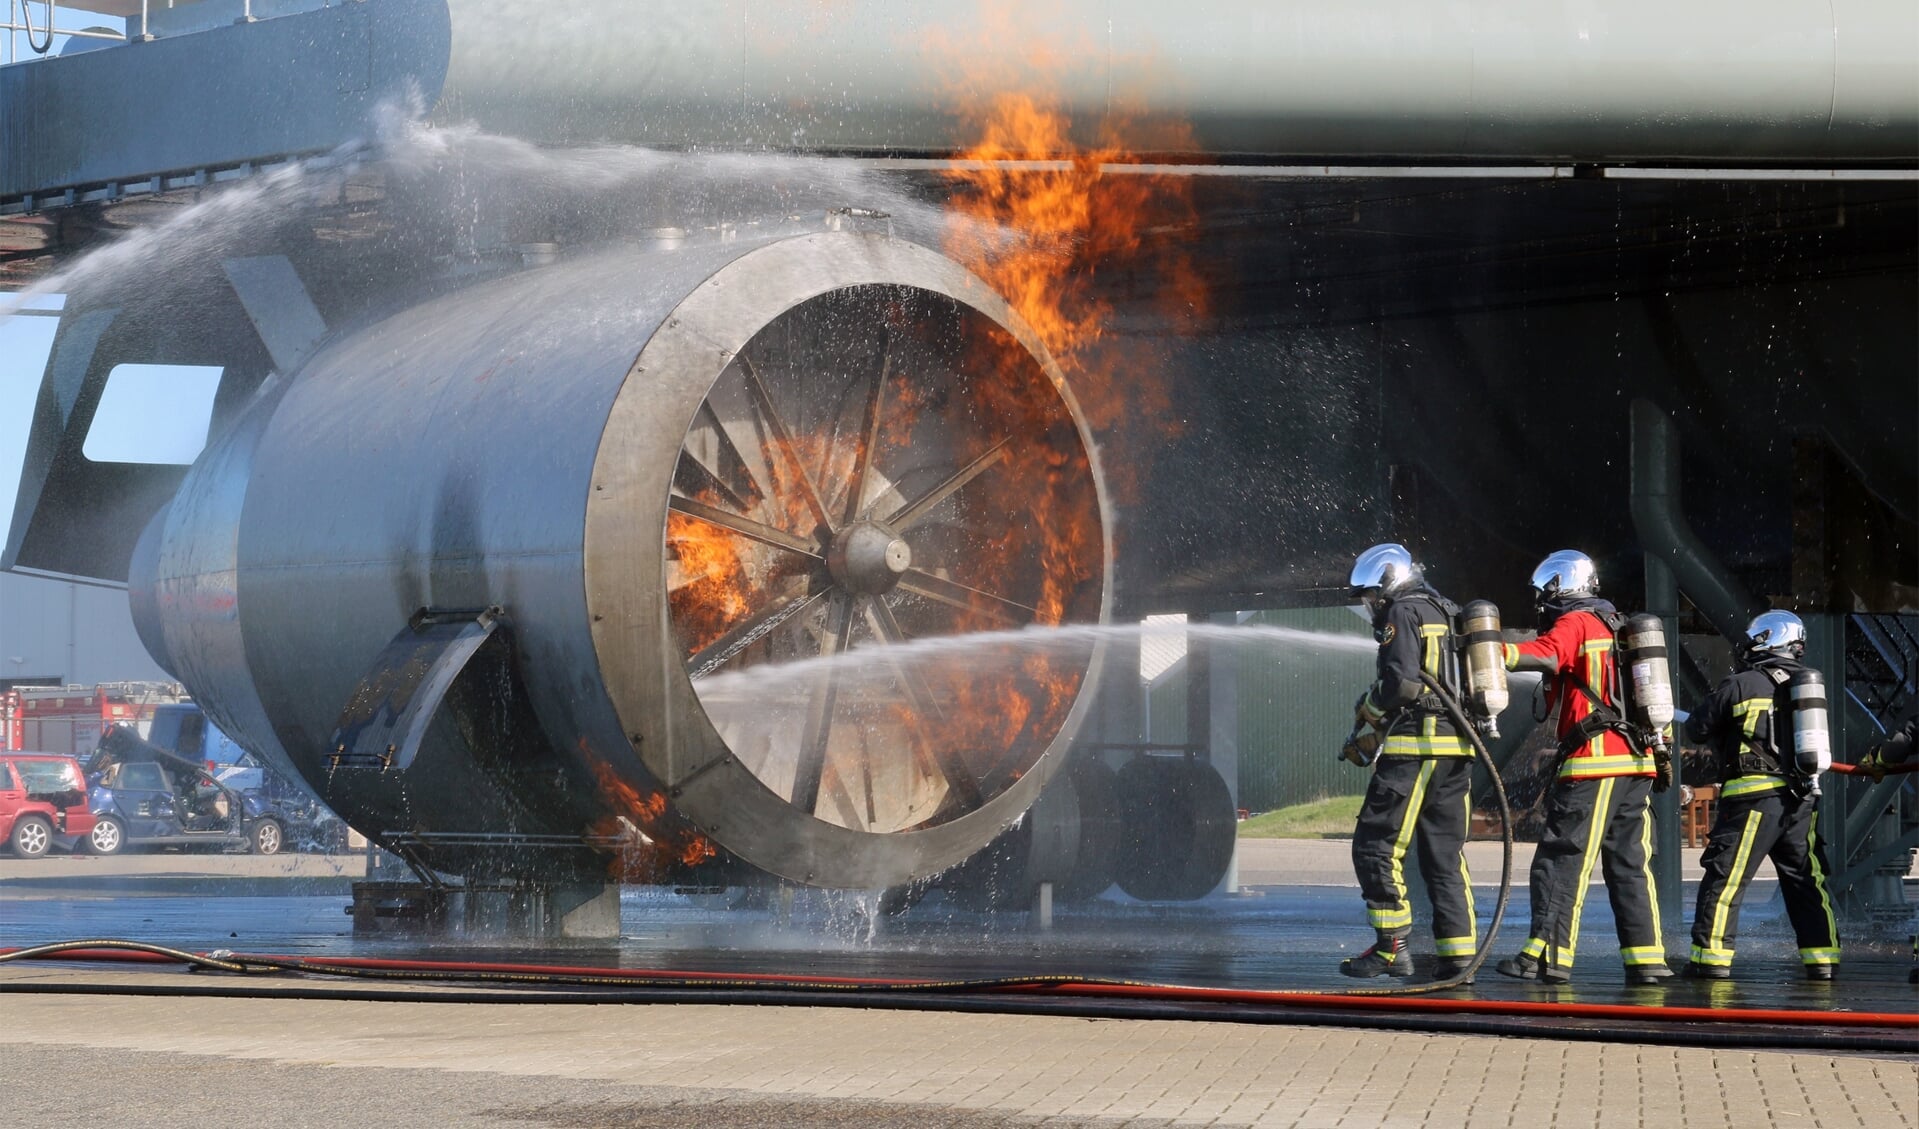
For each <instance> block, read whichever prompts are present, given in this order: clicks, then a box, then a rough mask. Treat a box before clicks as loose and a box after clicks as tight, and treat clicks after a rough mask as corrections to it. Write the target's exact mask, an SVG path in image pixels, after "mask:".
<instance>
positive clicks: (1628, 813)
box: [1521, 776, 1666, 970]
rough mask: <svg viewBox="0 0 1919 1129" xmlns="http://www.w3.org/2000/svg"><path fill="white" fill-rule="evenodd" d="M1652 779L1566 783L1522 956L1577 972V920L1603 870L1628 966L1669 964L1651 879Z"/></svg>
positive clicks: (1540, 862)
mask: <svg viewBox="0 0 1919 1129" xmlns="http://www.w3.org/2000/svg"><path fill="white" fill-rule="evenodd" d="M1651 795H1652V779H1651V778H1650V777H1645V776H1602V777H1593V778H1587V779H1584V780H1579V779H1571V778H1565V777H1562V778H1560V779H1559V780H1557V781H1555V782H1554V783H1553V791H1552V796H1551V798H1550V799H1549V800H1548V801H1547V805H1546V831H1545V834H1544V835H1542V836H1541V837H1540V840H1539V847H1538V849H1537V850H1536V851H1535V852H1534V853H1533V868H1532V875H1531V891H1532V909H1533V919H1532V933H1531V935H1530V936H1528V937H1527V939H1526V945H1525V948H1524V949H1523V950H1521V951H1522V952H1524V953H1525V954H1526V955H1527V956H1530V957H1532V958H1533V959H1534V960H1537V961H1539V962H1541V963H1542V964H1545V965H1548V966H1550V967H1553V968H1561V969H1568V970H1570V969H1571V968H1572V964H1573V955H1574V953H1576V952H1577V951H1578V949H1579V918H1580V915H1581V914H1582V913H1583V912H1584V911H1585V908H1586V891H1587V890H1588V889H1589V888H1590V885H1591V883H1592V873H1593V866H1594V865H1595V864H1597V865H1598V866H1599V868H1600V873H1601V874H1603V875H1604V876H1605V879H1606V896H1607V898H1608V899H1609V900H1611V902H1612V912H1613V920H1614V921H1615V922H1616V923H1617V924H1618V928H1619V955H1620V959H1621V960H1623V961H1624V962H1625V964H1626V966H1627V967H1628V968H1631V967H1634V966H1638V965H1655V964H1656V965H1664V964H1665V963H1666V946H1665V943H1664V942H1663V941H1661V940H1660V937H1659V899H1658V898H1657V897H1656V896H1655V894H1654V891H1653V877H1652V805H1651V804H1650V803H1648V802H1647V801H1648V800H1649V798H1650V797H1651Z"/></svg>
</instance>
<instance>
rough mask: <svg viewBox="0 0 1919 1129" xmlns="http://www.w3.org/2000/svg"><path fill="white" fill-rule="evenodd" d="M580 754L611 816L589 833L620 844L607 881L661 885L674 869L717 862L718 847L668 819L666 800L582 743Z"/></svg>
mask: <svg viewBox="0 0 1919 1129" xmlns="http://www.w3.org/2000/svg"><path fill="white" fill-rule="evenodd" d="M580 751H581V752H582V753H584V754H585V755H586V757H587V761H588V763H589V764H591V765H592V766H593V776H594V779H595V780H596V781H597V782H598V783H599V786H600V795H601V796H602V797H603V798H604V799H605V800H606V802H607V806H608V809H609V811H608V814H607V815H604V816H602V817H600V818H599V819H597V820H595V821H594V823H593V825H592V826H591V827H590V828H588V834H589V835H591V836H593V837H595V838H599V839H603V840H616V841H618V842H619V843H620V848H619V850H618V852H617V853H616V854H614V855H613V857H612V858H611V859H610V860H609V862H608V864H607V877H608V878H610V879H612V880H614V881H616V882H640V883H646V882H658V881H660V880H662V879H663V878H665V877H667V875H668V873H669V872H670V871H671V870H673V869H674V867H675V866H676V865H677V866H681V867H691V866H698V865H699V864H701V863H703V862H705V861H707V860H708V859H711V858H714V857H715V856H717V855H718V854H719V849H718V848H717V847H715V846H714V845H713V842H712V840H710V839H708V838H707V837H706V836H704V835H701V834H700V833H699V832H697V831H694V830H692V829H691V828H688V827H686V826H684V825H683V824H680V823H679V821H677V820H672V819H669V818H668V817H667V806H666V797H665V796H663V795H661V794H660V793H659V792H656V791H653V790H651V789H647V790H642V789H639V788H636V787H634V786H633V785H632V784H631V783H629V782H627V781H626V780H625V779H623V778H622V777H621V776H620V775H619V773H617V772H615V771H614V770H613V767H612V766H611V765H609V764H607V763H606V761H604V760H603V759H601V758H600V757H599V756H597V755H596V754H595V753H594V752H593V750H592V749H591V748H589V747H588V746H587V743H586V739H585V738H581V739H580Z"/></svg>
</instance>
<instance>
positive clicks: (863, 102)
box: [0, 0, 1919, 197]
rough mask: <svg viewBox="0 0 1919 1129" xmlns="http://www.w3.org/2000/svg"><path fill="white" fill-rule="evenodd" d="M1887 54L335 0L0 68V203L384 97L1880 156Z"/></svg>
mask: <svg viewBox="0 0 1919 1129" xmlns="http://www.w3.org/2000/svg"><path fill="white" fill-rule="evenodd" d="M1915 39H1919V9H1916V8H1915V6H1913V5H1911V4H1909V3H1905V2H1903V0H1846V2H1844V3H1837V4H1828V3H1827V2H1825V0H1760V2H1758V3H1746V2H1741V0H1707V2H1704V3H1694V4H1686V5H1679V6H1677V7H1675V6H1674V5H1672V4H1670V3H1666V2H1663V0H1614V2H1613V3H1609V4H1606V5H1604V6H1603V10H1602V9H1601V8H1599V7H1596V6H1594V5H1591V4H1583V3H1582V4H1567V5H1544V6H1542V5H1539V4H1535V3H1530V2H1528V0H1488V2H1485V3H1479V4H1474V5H1448V6H1444V7H1435V6H1433V5H1428V4H1420V3H1417V2H1416V0H1367V2H1364V3H1355V4H1344V5H1326V4H1314V3H1308V2H1306V0H1285V2H1277V3H1274V2H1267V3H1255V2H1251V0H1195V2H1191V3H1186V4H1180V5H1166V4H1163V3H1158V2H1156V0H1062V2H1061V3H1057V4H1046V5H1028V6H1025V7H1023V8H1020V9H1017V10H1015V11H1012V12H1010V13H1005V12H1000V11H998V10H997V9H996V8H990V7H989V6H987V5H985V4H983V3H981V2H979V0H922V2H919V3H911V4H907V3H900V2H897V0H845V2H842V3H836V4H833V5H830V6H820V5H794V4H789V3H772V2H767V0H728V2H727V3H723V4H706V5H686V4H667V3H659V2H654V3H636V2H635V0H572V2H570V3H566V4H551V3H545V2H543V0H365V2H363V3H355V4H345V5H340V6H334V7H328V8H324V9H321V10H318V11H313V12H304V13H300V14H297V15H290V16H284V17H281V18H277V19H268V20H262V21H259V22H256V23H252V24H243V25H236V26H228V27H220V28H214V29H211V30H206V31H201V32H195V33H193V34H188V35H181V36H178V37H174V38H162V39H157V40H155V41H152V42H147V43H138V44H132V45H128V46H125V47H115V48H111V49H105V50H98V51H90V52H86V53H83V54H77V55H72V56H67V57H62V58H55V59H45V60H40V61H36V62H33V63H30V64H24V65H21V66H17V67H8V68H5V69H4V70H0V107H4V118H3V119H0V197H7V196H22V195H26V194H34V193H39V194H45V193H49V192H52V191H55V190H58V189H62V188H69V187H75V186H89V185H93V186H98V185H111V184H115V183H117V182H121V181H129V180H145V179H146V178H148V177H151V176H154V175H156V174H161V173H168V172H178V171H183V170H184V171H191V170H196V169H207V168H220V167H228V166H232V165H237V164H242V163H244V162H249V161H254V162H257V161H263V160H269V159H277V158H280V157H284V156H287V155H290V154H308V153H318V152H325V151H328V150H331V149H333V148H334V147H336V146H339V145H341V144H344V143H346V142H348V141H351V140H353V139H356V138H368V137H371V136H373V135H374V134H375V133H377V125H378V120H379V117H380V111H381V108H382V107H383V106H384V107H400V108H404V107H405V106H406V105H408V104H409V103H410V102H412V101H415V100H417V101H418V103H419V104H420V105H422V106H424V107H428V108H431V110H432V113H433V116H434V117H435V119H436V120H438V121H442V122H469V121H471V122H476V123H478V124H479V125H481V126H482V127H484V128H487V129H490V130H493V131H496V132H503V133H508V134H511V135H514V136H517V137H523V138H526V139H529V140H535V141H541V142H548V143H556V144H585V143H603V142H607V141H621V142H627V143H632V144H641V145H655V146H700V147H721V148H752V149H762V148H765V149H776V150H795V151H808V152H828V153H845V152H864V153H887V154H900V153H909V154H910V153H920V154H946V153H951V152H953V151H954V150H956V149H958V148H960V147H963V146H965V145H967V144H970V143H971V142H972V141H974V140H976V139H977V138H978V136H979V132H980V131H979V123H978V120H977V114H978V112H979V111H980V110H981V109H982V107H983V106H984V105H985V103H986V102H987V99H988V97H989V96H990V95H991V94H992V93H993V92H996V91H1021V92H1028V93H1032V94H1034V95H1036V96H1038V97H1040V98H1042V99H1044V100H1046V101H1048V102H1052V103H1056V104H1057V105H1058V107H1059V108H1060V109H1062V110H1064V111H1065V112H1066V113H1067V114H1068V115H1069V116H1070V118H1071V121H1072V123H1073V126H1074V128H1075V129H1076V130H1077V131H1079V134H1080V140H1081V141H1082V142H1084V141H1087V140H1090V139H1092V138H1093V137H1095V136H1104V135H1110V136H1111V137H1112V138H1113V139H1115V140H1117V141H1118V142H1119V143H1120V144H1122V145H1124V146H1126V147H1128V148H1131V149H1134V150H1137V151H1141V152H1147V153H1180V154H1208V155H1223V156H1237V157H1249V156H1257V155H1263V156H1268V157H1272V156H1284V157H1298V156H1319V157H1352V158H1357V159H1392V158H1399V159H1412V160H1421V159H1454V160H1500V159H1508V160H1516V161H1522V162H1540V161H1546V162H1553V163H1570V162H1574V161H1580V162H1595V163H1607V162H1621V163H1633V162H1642V163H1643V162H1647V161H1676V162H1695V163H1697V162H1706V161H1717V162H1726V163H1730V164H1733V165H1738V164H1775V165H1788V166H1789V165H1792V164H1794V163H1797V164H1799V165H1800V166H1806V165H1819V164H1825V163H1847V162H1852V163H1867V164H1869V163H1872V162H1886V161H1892V162H1903V163H1907V164H1910V163H1911V162H1913V161H1915V160H1919V68H1915V67H1913V66H1912V65H1911V54H1910V48H1911V44H1912V43H1913V42H1914V41H1915ZM1135 111H1144V113H1136V112H1135ZM1169 122H1170V123H1177V125H1178V126H1180V127H1181V128H1180V129H1177V130H1174V131H1168V130H1167V129H1166V125H1167V124H1168V123H1169ZM1186 127H1190V128H1189V129H1188V128H1186Z"/></svg>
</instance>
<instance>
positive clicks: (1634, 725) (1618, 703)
mask: <svg viewBox="0 0 1919 1129" xmlns="http://www.w3.org/2000/svg"><path fill="white" fill-rule="evenodd" d="M1541 610H1542V612H1550V613H1551V616H1552V620H1557V619H1558V618H1559V617H1560V616H1561V615H1567V614H1570V613H1572V612H1576V611H1583V612H1587V613H1589V614H1591V615H1593V616H1595V617H1597V618H1598V620H1599V621H1600V622H1601V623H1603V624H1605V625H1606V629H1607V630H1608V631H1610V632H1612V637H1613V649H1612V654H1613V661H1612V663H1611V664H1610V665H1609V667H1608V669H1607V675H1606V678H1605V685H1604V686H1603V687H1595V686H1593V685H1592V683H1590V682H1588V681H1587V680H1586V676H1585V675H1584V674H1582V673H1580V672H1579V671H1577V670H1574V671H1570V672H1568V675H1567V679H1566V681H1567V682H1569V683H1571V685H1572V687H1573V688H1574V689H1576V690H1578V691H1579V692H1580V694H1581V695H1583V696H1584V697H1585V699H1586V704H1587V705H1588V706H1589V707H1591V708H1590V709H1589V710H1588V711H1587V713H1586V716H1585V717H1582V718H1580V719H1579V720H1578V721H1576V722H1574V723H1573V726H1572V728H1571V729H1569V730H1567V731H1566V735H1565V736H1563V737H1561V738H1560V739H1559V747H1558V749H1557V751H1556V753H1555V756H1554V759H1553V765H1552V774H1553V776H1554V778H1557V777H1558V775H1559V770H1560V768H1561V767H1562V766H1563V765H1564V764H1565V763H1566V761H1567V760H1568V759H1569V758H1571V757H1572V755H1573V754H1574V753H1576V752H1578V751H1579V750H1580V749H1581V748H1583V747H1584V746H1586V745H1589V744H1591V743H1592V742H1593V741H1594V740H1597V739H1598V738H1599V736H1600V735H1601V734H1604V733H1608V732H1610V733H1616V734H1618V735H1619V738H1620V739H1621V740H1623V741H1625V742H1626V747H1627V748H1629V749H1633V750H1645V751H1647V752H1649V753H1651V754H1652V763H1653V785H1652V790H1653V791H1654V792H1664V791H1666V790H1667V789H1668V788H1671V787H1672V786H1673V781H1674V778H1675V772H1674V765H1673V756H1672V748H1671V746H1670V745H1668V744H1667V742H1666V733H1665V730H1666V727H1667V726H1669V725H1671V724H1672V720H1673V700H1672V672H1671V667H1670V665H1669V663H1668V660H1667V651H1666V635H1665V627H1664V625H1663V624H1661V623H1660V621H1659V618H1658V617H1657V616H1651V615H1645V614H1643V613H1642V614H1640V615H1634V616H1627V615H1625V614H1624V613H1622V612H1620V611H1618V610H1617V609H1615V608H1613V607H1612V606H1611V605H1608V604H1602V603H1600V602H1599V601H1597V600H1593V599H1591V598H1590V597H1580V598H1578V599H1577V600H1576V601H1573V602H1563V603H1562V602H1559V601H1553V602H1549V603H1542V604H1541ZM1552 620H1549V621H1548V623H1549V624H1550V622H1552ZM1622 666H1625V667H1630V668H1631V670H1632V674H1633V677H1632V682H1631V683H1630V684H1627V683H1624V682H1622V681H1621V680H1620V677H1619V670H1620V668H1621V667H1622ZM1562 708H1563V707H1562ZM1539 720H1544V719H1543V718H1541V719H1539Z"/></svg>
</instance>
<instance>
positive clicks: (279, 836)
mask: <svg viewBox="0 0 1919 1129" xmlns="http://www.w3.org/2000/svg"><path fill="white" fill-rule="evenodd" d="M286 845H287V831H286V828H284V827H282V826H280V821H279V820H277V819H262V820H260V821H259V822H257V823H255V824H254V825H253V830H252V831H250V832H248V833H247V850H248V851H250V852H251V853H253V854H256V855H277V854H279V853H280V852H281V851H284V850H286Z"/></svg>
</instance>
